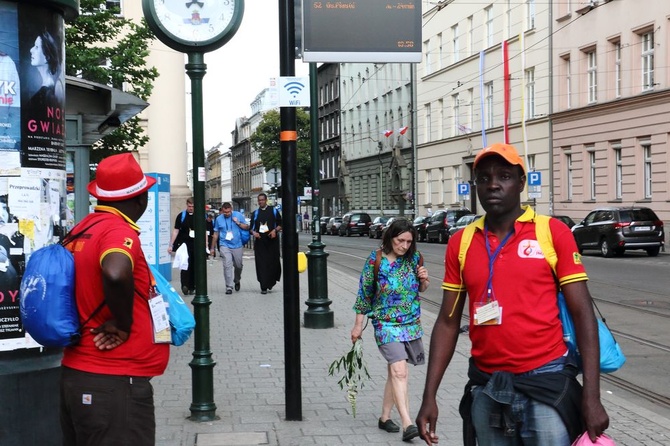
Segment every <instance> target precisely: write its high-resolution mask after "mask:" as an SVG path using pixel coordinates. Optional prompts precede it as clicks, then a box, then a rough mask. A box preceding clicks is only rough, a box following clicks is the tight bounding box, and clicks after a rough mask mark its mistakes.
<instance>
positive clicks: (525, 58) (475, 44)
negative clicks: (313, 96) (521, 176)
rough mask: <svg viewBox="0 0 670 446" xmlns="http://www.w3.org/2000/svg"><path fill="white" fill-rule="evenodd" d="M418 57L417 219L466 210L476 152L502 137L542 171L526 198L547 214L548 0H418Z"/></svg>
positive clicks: (472, 200) (471, 199)
mask: <svg viewBox="0 0 670 446" xmlns="http://www.w3.org/2000/svg"><path fill="white" fill-rule="evenodd" d="M422 6H423V9H422V11H423V60H422V62H421V64H420V65H419V66H418V83H417V101H416V108H417V127H416V129H417V138H418V141H417V190H418V197H417V198H418V203H417V204H418V210H419V212H420V213H421V215H426V214H431V213H432V212H435V211H437V210H439V209H444V208H449V207H455V206H466V207H469V208H470V209H471V210H472V211H473V212H480V211H481V209H480V207H479V206H478V203H477V199H476V194H475V193H474V190H471V192H470V195H469V196H464V195H460V194H459V193H458V192H459V184H471V180H472V178H473V174H472V163H473V161H474V157H475V155H476V153H477V151H478V150H479V149H480V148H482V147H484V146H486V145H489V144H492V143H494V142H503V141H505V142H508V143H511V144H513V145H514V146H515V147H517V149H518V150H519V153H520V154H521V155H522V156H523V157H524V158H525V160H526V165H527V169H528V170H529V171H532V170H535V171H537V172H539V173H540V177H541V179H542V184H541V188H540V192H539V193H538V194H535V196H534V197H529V196H528V195H526V196H525V199H526V200H527V202H528V203H530V204H534V205H535V206H536V207H537V209H538V211H540V212H543V213H547V212H550V211H551V209H550V203H551V201H550V192H551V189H550V183H549V179H550V177H551V171H550V167H551V162H550V148H551V143H550V139H549V135H550V130H549V129H550V126H549V120H548V116H549V113H550V110H551V108H550V98H551V95H550V94H549V91H550V65H549V60H550V49H549V48H550V28H549V17H550V13H551V2H539V1H536V0H524V1H521V2H520V1H511V0H499V1H494V2H489V3H479V2H450V1H443V2H438V3H435V2H429V1H426V0H424V1H423V4H422Z"/></svg>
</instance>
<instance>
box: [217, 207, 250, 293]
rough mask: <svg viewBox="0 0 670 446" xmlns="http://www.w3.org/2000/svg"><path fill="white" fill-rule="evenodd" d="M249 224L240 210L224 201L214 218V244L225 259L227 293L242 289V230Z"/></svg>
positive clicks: (247, 227)
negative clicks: (235, 209)
mask: <svg viewBox="0 0 670 446" xmlns="http://www.w3.org/2000/svg"><path fill="white" fill-rule="evenodd" d="M248 230H249V224H247V220H246V219H245V218H244V215H242V214H241V213H240V212H237V211H233V206H232V205H231V204H230V203H223V206H221V214H219V216H218V217H216V220H214V234H213V237H212V246H210V250H213V249H214V248H215V247H218V248H219V254H220V255H221V260H222V261H223V277H224V278H225V280H226V294H233V286H234V287H235V291H239V290H240V278H241V276H242V254H243V253H244V245H243V242H242V231H248Z"/></svg>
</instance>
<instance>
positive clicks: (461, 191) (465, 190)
mask: <svg viewBox="0 0 670 446" xmlns="http://www.w3.org/2000/svg"><path fill="white" fill-rule="evenodd" d="M458 195H470V183H458Z"/></svg>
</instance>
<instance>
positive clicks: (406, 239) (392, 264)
mask: <svg viewBox="0 0 670 446" xmlns="http://www.w3.org/2000/svg"><path fill="white" fill-rule="evenodd" d="M416 238H417V233H416V229H414V227H413V225H412V223H411V222H409V221H408V220H405V219H398V220H395V221H394V222H393V223H391V225H390V226H389V227H388V228H387V229H386V231H385V232H384V236H383V237H382V246H381V248H382V249H381V250H379V251H373V252H372V253H371V254H370V257H368V259H367V260H366V262H365V266H364V267H363V272H362V273H361V279H360V283H359V290H358V296H357V298H356V303H355V304H354V311H355V312H356V322H355V323H354V328H352V330H351V342H356V340H357V339H359V338H360V337H361V335H362V333H363V322H364V320H365V317H366V316H368V317H369V318H370V319H372V326H373V327H374V330H375V340H376V341H377V346H378V347H379V351H380V352H381V354H382V356H384V359H386V360H387V362H388V368H387V370H388V375H387V378H386V386H385V388H384V402H383V403H382V413H381V417H380V418H379V422H378V426H379V428H380V429H383V430H385V431H387V432H398V431H399V430H400V427H399V426H398V425H397V424H395V423H394V422H393V421H392V420H391V409H393V406H394V405H395V406H396V408H397V410H398V414H399V415H400V421H401V422H402V427H403V434H402V439H403V441H409V440H411V439H412V438H415V437H417V436H418V435H419V431H418V429H417V427H416V426H415V425H414V424H412V418H411V417H410V415H409V397H408V390H407V389H408V375H409V365H408V363H411V364H414V365H418V364H424V362H425V358H424V350H423V342H422V341H421V337H422V336H423V329H422V328H421V319H420V318H421V307H420V303H419V292H423V291H425V290H426V289H427V288H428V284H429V280H428V270H427V269H426V268H425V267H424V266H423V265H421V262H420V260H419V259H420V258H421V255H420V254H419V253H418V252H417V251H416ZM378 255H381V259H379V260H380V261H379V263H378V264H379V267H378V273H377V277H376V278H375V263H376V261H377V256H378ZM375 279H376V280H375Z"/></svg>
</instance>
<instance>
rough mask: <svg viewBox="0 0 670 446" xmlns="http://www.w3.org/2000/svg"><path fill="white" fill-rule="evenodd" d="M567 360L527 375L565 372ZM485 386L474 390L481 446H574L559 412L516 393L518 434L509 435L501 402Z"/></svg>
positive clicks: (514, 410) (514, 406) (475, 420)
mask: <svg viewBox="0 0 670 446" xmlns="http://www.w3.org/2000/svg"><path fill="white" fill-rule="evenodd" d="M564 365H565V358H559V359H558V360H556V361H552V362H550V363H548V364H546V365H544V366H542V367H540V368H538V369H535V370H532V371H530V372H528V373H526V375H535V374H540V373H543V372H552V371H557V370H562V369H563V367H564ZM485 390H486V387H485V386H475V387H473V388H472V398H473V403H472V423H473V425H474V427H475V431H476V432H477V444H478V445H480V446H522V445H523V446H570V436H569V435H568V430H567V428H566V427H565V424H564V423H563V419H562V418H561V417H560V415H559V414H558V412H557V411H556V409H554V408H553V407H551V406H549V405H547V404H543V403H540V402H537V401H535V400H532V399H530V398H528V397H527V396H525V395H524V394H522V393H518V392H515V394H514V398H513V402H512V417H513V418H514V420H516V421H517V423H516V431H515V432H511V433H509V432H508V433H506V432H505V429H504V428H503V426H504V423H503V420H501V419H500V416H498V415H497V414H499V410H498V403H497V402H496V401H495V400H494V399H493V398H492V397H491V396H490V395H489V394H488V393H487V392H486V391H485Z"/></svg>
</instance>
